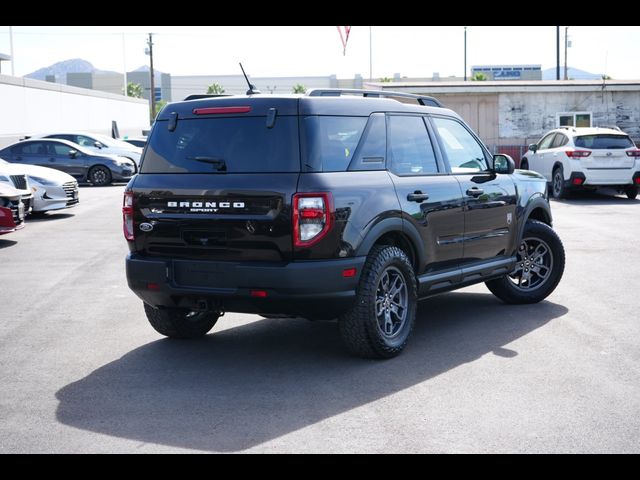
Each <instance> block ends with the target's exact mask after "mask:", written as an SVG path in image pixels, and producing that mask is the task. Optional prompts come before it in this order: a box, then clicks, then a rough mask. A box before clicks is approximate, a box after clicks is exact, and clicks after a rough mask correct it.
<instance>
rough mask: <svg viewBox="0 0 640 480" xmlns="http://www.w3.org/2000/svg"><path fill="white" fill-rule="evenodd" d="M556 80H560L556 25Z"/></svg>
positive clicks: (558, 28)
mask: <svg viewBox="0 0 640 480" xmlns="http://www.w3.org/2000/svg"><path fill="white" fill-rule="evenodd" d="M556 80H560V26H557V27H556Z"/></svg>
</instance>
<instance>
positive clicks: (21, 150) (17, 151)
mask: <svg viewBox="0 0 640 480" xmlns="http://www.w3.org/2000/svg"><path fill="white" fill-rule="evenodd" d="M27 147H29V144H27V145H24V144H22V145H15V146H13V147H11V153H12V154H13V155H20V154H22V153H26V152H25V148H27Z"/></svg>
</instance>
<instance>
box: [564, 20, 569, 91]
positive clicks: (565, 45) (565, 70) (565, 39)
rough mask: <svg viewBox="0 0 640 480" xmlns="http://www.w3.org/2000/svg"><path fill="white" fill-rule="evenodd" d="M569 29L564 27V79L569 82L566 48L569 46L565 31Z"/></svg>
mask: <svg viewBox="0 0 640 480" xmlns="http://www.w3.org/2000/svg"><path fill="white" fill-rule="evenodd" d="M568 30H569V27H564V79H565V80H569V76H568V75H567V46H568V44H569V41H568V37H567V31H568Z"/></svg>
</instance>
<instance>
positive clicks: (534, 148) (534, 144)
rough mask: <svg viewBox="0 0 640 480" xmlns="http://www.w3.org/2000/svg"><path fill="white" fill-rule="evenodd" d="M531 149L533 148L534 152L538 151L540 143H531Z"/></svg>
mask: <svg viewBox="0 0 640 480" xmlns="http://www.w3.org/2000/svg"><path fill="white" fill-rule="evenodd" d="M529 150H531V151H532V152H533V153H536V151H537V150H538V144H537V143H532V144H531V145H529Z"/></svg>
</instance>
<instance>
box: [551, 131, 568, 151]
mask: <svg viewBox="0 0 640 480" xmlns="http://www.w3.org/2000/svg"><path fill="white" fill-rule="evenodd" d="M568 141H569V139H568V138H567V137H566V136H564V135H563V134H561V133H556V139H555V140H554V141H553V143H552V144H551V148H558V147H562V146H563V145H566V144H567V142H568Z"/></svg>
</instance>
